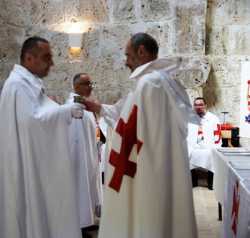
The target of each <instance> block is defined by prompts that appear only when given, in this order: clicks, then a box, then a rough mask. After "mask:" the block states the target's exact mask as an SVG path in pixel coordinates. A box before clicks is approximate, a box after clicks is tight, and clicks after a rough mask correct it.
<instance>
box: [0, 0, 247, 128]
mask: <svg viewBox="0 0 250 238" xmlns="http://www.w3.org/2000/svg"><path fill="white" fill-rule="evenodd" d="M0 5H1V8H0V35H1V37H0V45H1V47H0V80H4V79H5V78H6V77H7V75H8V73H9V71H10V70H11V68H12V66H13V64H14V63H15V62H18V59H19V54H20V46H21V44H22V42H23V41H24V40H25V39H26V38H27V37H29V36H32V35H40V36H42V37H45V38H47V39H48V40H49V41H50V42H51V46H52V49H53V54H54V63H55V66H54V67H53V69H52V71H51V73H50V75H49V76H48V77H47V78H46V79H44V81H45V84H46V86H47V89H48V92H49V94H53V95H57V96H58V97H59V98H60V100H61V102H63V100H64V99H65V98H66V97H67V94H68V92H69V91H70V90H71V82H70V80H71V78H72V77H73V75H74V74H75V73H78V72H87V73H89V74H90V75H91V77H92V78H93V79H94V80H95V81H96V82H97V87H96V89H95V91H94V94H95V97H96V98H98V99H99V100H100V101H103V102H105V103H112V102H114V101H116V100H117V99H118V98H120V97H121V96H124V95H126V94H127V92H128V91H129V90H130V89H131V88H132V87H133V85H134V82H131V81H129V80H128V76H129V74H130V72H129V71H128V69H127V68H126V67H125V66H124V60H125V56H124V48H125V45H126V42H127V40H128V39H129V37H130V36H131V34H133V33H136V32H142V31H143V32H148V33H150V34H152V35H153V36H154V37H155V38H156V39H157V41H158V42H159V44H160V55H161V56H167V55H168V56H169V55H170V56H185V57H186V56H189V57H191V58H192V57H194V58H195V57H200V56H204V55H207V56H208V58H209V61H210V63H211V66H212V67H211V69H212V70H211V74H210V77H209V80H208V81H207V82H206V83H205V84H204V85H202V86H200V87H196V88H190V89H188V92H189V94H190V97H191V98H193V97H194V96H198V95H204V96H205V97H206V99H207V100H208V104H209V109H210V110H211V111H214V112H216V113H217V114H218V115H219V116H220V115H221V111H229V117H228V120H229V121H231V122H233V123H234V124H236V125H237V124H238V121H239V100H240V97H239V94H240V70H241V63H242V62H243V61H246V60H249V55H250V44H249V43H248V42H249V40H250V28H249V23H250V1H249V0H186V1H182V0H120V1H117V0H71V1H67V0H41V1H38V0H0ZM76 21H88V22H89V26H88V28H87V31H86V32H85V33H84V34H83V41H82V48H83V50H82V52H81V55H80V57H79V58H73V57H72V56H71V55H70V54H69V52H68V35H67V33H65V31H64V27H63V26H64V23H66V22H76ZM186 80H189V81H190V80H192V79H190V78H189V79H186ZM194 80H195V76H194ZM186 83H187V85H194V82H186Z"/></svg>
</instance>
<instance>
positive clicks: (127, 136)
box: [109, 105, 143, 192]
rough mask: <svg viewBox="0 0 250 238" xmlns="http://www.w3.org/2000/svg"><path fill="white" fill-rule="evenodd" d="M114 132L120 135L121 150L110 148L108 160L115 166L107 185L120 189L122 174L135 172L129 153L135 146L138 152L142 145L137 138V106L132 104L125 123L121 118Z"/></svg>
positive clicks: (135, 166)
mask: <svg viewBox="0 0 250 238" xmlns="http://www.w3.org/2000/svg"><path fill="white" fill-rule="evenodd" d="M116 132H117V133H118V134H119V135H120V136H121V139H122V142H121V150H120V153H117V152H116V151H114V150H111V153H110V157H109V162H110V164H111V165H113V166H114V167H115V170H114V173H113V176H112V178H111V181H110V183H109V186H110V187H111V188H113V189H114V190H116V191H117V192H119V191H120V188H121V184H122V179H123V176H124V175H127V176H130V177H132V178H133V177H134V176H135V174H136V168H137V165H136V163H135V162H133V161H129V157H130V153H131V151H132V149H133V147H134V145H136V146H137V154H139V152H140V149H141V147H142V144H143V143H142V142H141V141H139V140H138V138H137V106H136V105H134V106H133V109H132V111H131V113H130V115H129V118H128V122H127V123H125V122H124V120H123V119H122V118H120V119H119V122H118V124H117V127H116Z"/></svg>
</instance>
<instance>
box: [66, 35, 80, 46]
mask: <svg viewBox="0 0 250 238" xmlns="http://www.w3.org/2000/svg"><path fill="white" fill-rule="evenodd" d="M81 46H82V33H69V47H74V48H81Z"/></svg>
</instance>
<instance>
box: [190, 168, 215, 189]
mask: <svg viewBox="0 0 250 238" xmlns="http://www.w3.org/2000/svg"><path fill="white" fill-rule="evenodd" d="M199 172H201V173H202V172H203V171H201V170H199V169H192V170H191V176H192V184H193V187H197V186H198V179H199ZM213 177H214V174H213V172H211V171H207V187H208V189H209V190H213Z"/></svg>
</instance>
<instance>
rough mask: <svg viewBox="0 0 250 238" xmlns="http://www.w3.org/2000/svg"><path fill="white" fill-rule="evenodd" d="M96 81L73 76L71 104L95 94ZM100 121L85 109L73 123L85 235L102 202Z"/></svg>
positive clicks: (73, 153) (71, 135) (74, 152)
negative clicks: (98, 137) (77, 98)
mask: <svg viewBox="0 0 250 238" xmlns="http://www.w3.org/2000/svg"><path fill="white" fill-rule="evenodd" d="M93 85H94V83H93V82H92V81H91V78H90V77H89V75H87V74H85V73H79V74H76V75H75V76H74V78H73V91H74V92H72V93H70V95H69V98H68V100H67V104H71V103H73V102H74V97H79V96H81V97H86V98H88V97H89V96H90V95H91V92H92V89H93ZM97 127H98V124H97V120H96V118H95V115H94V114H93V113H92V112H88V111H84V115H83V117H82V119H81V120H73V121H72V123H71V125H70V144H71V151H70V152H71V158H72V159H73V160H74V161H75V165H76V179H77V180H76V183H77V193H78V194H77V197H78V200H79V201H78V208H79V213H80V227H81V228H82V233H83V237H88V234H87V233H86V229H84V228H87V227H90V226H92V225H94V218H95V210H96V208H98V207H99V206H100V188H101V185H100V177H99V159H98V150H97V138H96V130H97Z"/></svg>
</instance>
